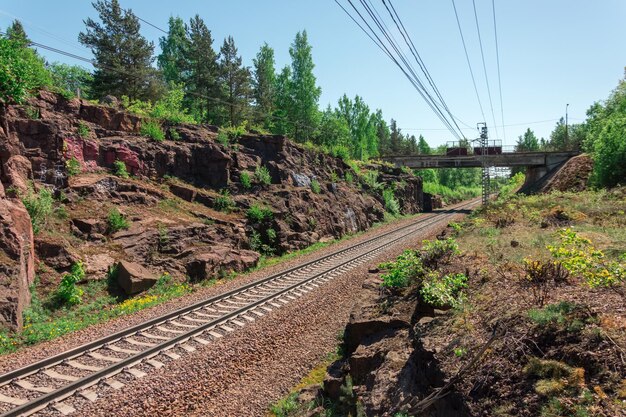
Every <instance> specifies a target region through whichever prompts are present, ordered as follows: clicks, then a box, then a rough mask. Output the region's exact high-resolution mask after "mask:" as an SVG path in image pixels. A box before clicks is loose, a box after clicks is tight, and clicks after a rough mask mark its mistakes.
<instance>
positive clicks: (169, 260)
mask: <svg viewBox="0 0 626 417" xmlns="http://www.w3.org/2000/svg"><path fill="white" fill-rule="evenodd" d="M7 115H8V126H9V132H4V131H3V132H2V141H3V143H2V148H1V149H0V159H1V163H2V164H1V169H2V170H1V179H2V184H3V185H4V187H3V188H4V189H5V190H6V192H5V190H3V192H2V193H1V194H0V196H1V200H0V222H1V224H2V229H1V231H0V249H1V250H2V252H0V257H2V259H3V262H2V269H1V270H0V276H1V278H0V280H1V281H0V315H1V316H0V325H2V324H5V325H9V326H12V327H17V328H19V326H20V325H21V321H20V320H21V312H22V310H23V308H24V307H25V306H26V305H27V304H28V302H29V292H28V287H29V285H31V284H32V283H33V282H34V277H35V273H37V274H38V275H39V277H40V280H38V285H39V286H40V287H41V289H42V290H43V291H44V293H45V292H50V291H53V290H54V289H55V288H56V287H57V286H58V283H59V280H60V277H61V275H62V273H64V272H66V271H68V270H69V268H70V267H71V266H72V264H74V263H76V262H78V261H81V262H83V263H84V265H85V268H86V271H87V279H102V278H104V277H105V276H106V274H107V270H108V269H109V268H110V267H111V266H112V265H114V264H117V263H118V262H120V261H124V262H126V264H125V265H128V264H130V265H131V266H130V267H129V268H130V269H133V268H134V269H133V270H139V268H141V270H142V271H144V273H143V275H150V274H151V275H153V276H159V275H160V274H163V273H165V272H167V273H169V274H171V275H172V276H173V277H175V278H176V279H179V280H183V279H190V280H201V279H206V278H211V277H218V278H219V277H222V276H225V275H227V274H229V273H231V272H233V271H242V270H245V269H247V268H249V267H251V266H254V265H256V263H257V262H258V260H259V257H260V252H263V253H265V254H282V253H284V252H287V251H292V250H296V249H301V248H304V247H306V246H309V245H311V244H313V243H315V242H319V241H320V240H330V239H333V238H338V237H341V236H344V235H346V234H350V233H354V232H358V231H362V230H365V229H367V228H369V227H370V226H371V225H372V224H373V223H375V222H378V221H381V220H382V219H383V215H384V200H383V199H382V196H381V195H380V192H378V191H376V190H373V189H372V190H370V189H369V188H368V186H367V185H366V184H365V182H362V181H361V180H360V179H359V175H358V173H356V172H354V171H353V170H352V168H350V166H348V165H347V164H346V163H344V162H343V161H342V160H341V159H338V158H334V157H332V156H329V155H326V154H323V153H319V152H316V151H314V150H311V149H308V148H306V147H302V146H300V145H297V144H295V143H293V142H291V141H289V140H288V139H287V138H285V137H282V136H271V135H252V134H248V135H243V136H240V137H236V138H231V140H230V141H227V142H226V141H218V140H217V138H218V133H217V132H218V129H217V128H216V127H214V126H208V125H164V126H163V130H164V132H165V134H166V139H165V140H164V141H155V140H153V139H150V138H148V137H145V136H142V135H141V133H140V132H141V130H142V129H141V126H142V123H146V121H145V120H142V118H140V117H138V116H135V115H132V114H129V113H126V112H124V111H122V110H121V109H119V108H116V107H113V106H105V105H98V104H93V103H91V102H87V101H84V100H78V99H72V100H68V99H65V98H63V97H61V96H59V95H55V94H52V93H49V92H45V91H43V92H41V93H40V94H39V95H38V96H37V97H35V98H33V99H31V100H30V101H29V102H28V103H27V104H26V105H23V106H11V107H9V108H8V112H7ZM174 139H175V140H174ZM120 162H122V163H123V165H124V166H125V168H126V170H127V171H128V173H129V174H131V176H130V177H128V178H125V177H124V175H119V174H120V173H119V172H118V173H117V174H118V175H115V174H116V173H115V169H114V164H117V165H118V166H119V165H120ZM259 167H265V168H264V169H267V171H268V173H269V177H270V178H271V180H270V181H269V184H268V183H267V181H266V182H263V181H255V180H254V173H255V171H256V170H258V169H259ZM370 169H379V170H380V171H379V173H378V174H377V175H378V181H379V182H381V183H383V184H388V185H391V184H394V185H393V186H394V188H395V189H396V197H397V199H398V200H399V202H400V203H401V207H402V210H403V212H404V213H415V212H417V211H420V210H421V209H422V207H423V201H422V200H423V194H422V189H421V180H420V179H419V178H417V177H414V176H411V175H407V174H404V173H402V172H400V171H399V170H394V169H391V168H384V169H381V167H374V168H371V167H370ZM243 177H248V178H252V181H250V182H249V181H246V180H245V179H244V178H243ZM351 179H353V180H351ZM312 183H315V184H319V188H318V189H316V188H317V187H313V186H312ZM397 184H401V186H398V187H396V185H397ZM42 190H48V191H49V194H51V195H53V196H54V200H53V201H52V202H50V204H49V205H50V206H51V207H49V208H48V211H47V212H46V213H43V214H44V215H42V216H39V217H41V218H39V217H37V219H36V221H37V222H38V225H37V226H38V227H37V228H36V229H37V230H36V232H37V233H33V229H32V228H31V227H30V224H31V219H30V217H29V214H28V212H27V211H26V209H25V207H24V205H23V204H22V200H24V199H25V198H31V200H32V199H34V201H35V202H37V201H38V200H37V198H38V197H37V196H40V195H41V192H42ZM250 208H253V209H259V208H261V209H262V210H265V211H264V213H265V217H263V218H255V217H254V216H246V213H247V211H248V210H249V209H250ZM111 215H117V217H118V218H122V219H124V221H125V223H126V224H125V225H124V226H126V227H114V226H115V225H112V220H111ZM35 265H37V266H38V267H37V271H35ZM129 279H130V278H129ZM133 279H141V277H134V278H133ZM129 285H130V284H129Z"/></svg>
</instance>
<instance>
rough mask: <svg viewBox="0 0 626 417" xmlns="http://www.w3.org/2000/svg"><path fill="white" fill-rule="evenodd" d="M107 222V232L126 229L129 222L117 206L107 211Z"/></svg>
mask: <svg viewBox="0 0 626 417" xmlns="http://www.w3.org/2000/svg"><path fill="white" fill-rule="evenodd" d="M107 223H108V225H109V232H110V233H115V232H118V231H120V230H123V229H128V227H129V226H130V224H129V223H128V220H126V217H124V215H123V214H122V213H120V211H119V210H118V209H117V208H113V209H111V211H109V215H108V216H107Z"/></svg>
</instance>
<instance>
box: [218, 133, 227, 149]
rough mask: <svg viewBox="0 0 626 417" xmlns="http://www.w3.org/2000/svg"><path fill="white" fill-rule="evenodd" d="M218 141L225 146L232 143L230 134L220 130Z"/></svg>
mask: <svg viewBox="0 0 626 417" xmlns="http://www.w3.org/2000/svg"><path fill="white" fill-rule="evenodd" d="M217 141H218V142H219V143H221V144H222V146H223V147H225V148H227V147H228V145H230V139H229V138H228V135H227V134H226V133H224V132H220V133H218V134H217Z"/></svg>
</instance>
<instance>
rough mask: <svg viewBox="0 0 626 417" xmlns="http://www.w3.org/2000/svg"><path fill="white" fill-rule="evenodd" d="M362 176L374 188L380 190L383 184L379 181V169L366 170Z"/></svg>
mask: <svg viewBox="0 0 626 417" xmlns="http://www.w3.org/2000/svg"><path fill="white" fill-rule="evenodd" d="M361 178H362V179H363V182H364V183H365V184H367V185H368V186H369V187H370V188H371V189H372V190H378V189H380V188H382V186H383V184H382V183H380V182H378V171H365V173H364V174H363V175H362V177H361Z"/></svg>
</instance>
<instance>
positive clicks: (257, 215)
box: [246, 204, 274, 224]
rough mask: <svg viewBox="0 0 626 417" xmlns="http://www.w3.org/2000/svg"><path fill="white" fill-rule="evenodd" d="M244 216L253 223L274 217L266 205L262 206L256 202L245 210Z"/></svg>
mask: <svg viewBox="0 0 626 417" xmlns="http://www.w3.org/2000/svg"><path fill="white" fill-rule="evenodd" d="M246 217H247V218H248V220H249V221H250V222H251V223H253V224H260V223H263V222H267V221H271V220H272V219H273V218H274V213H273V212H272V210H271V209H270V208H268V207H262V206H259V205H257V204H253V205H252V206H250V208H249V209H248V210H247V211H246Z"/></svg>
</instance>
